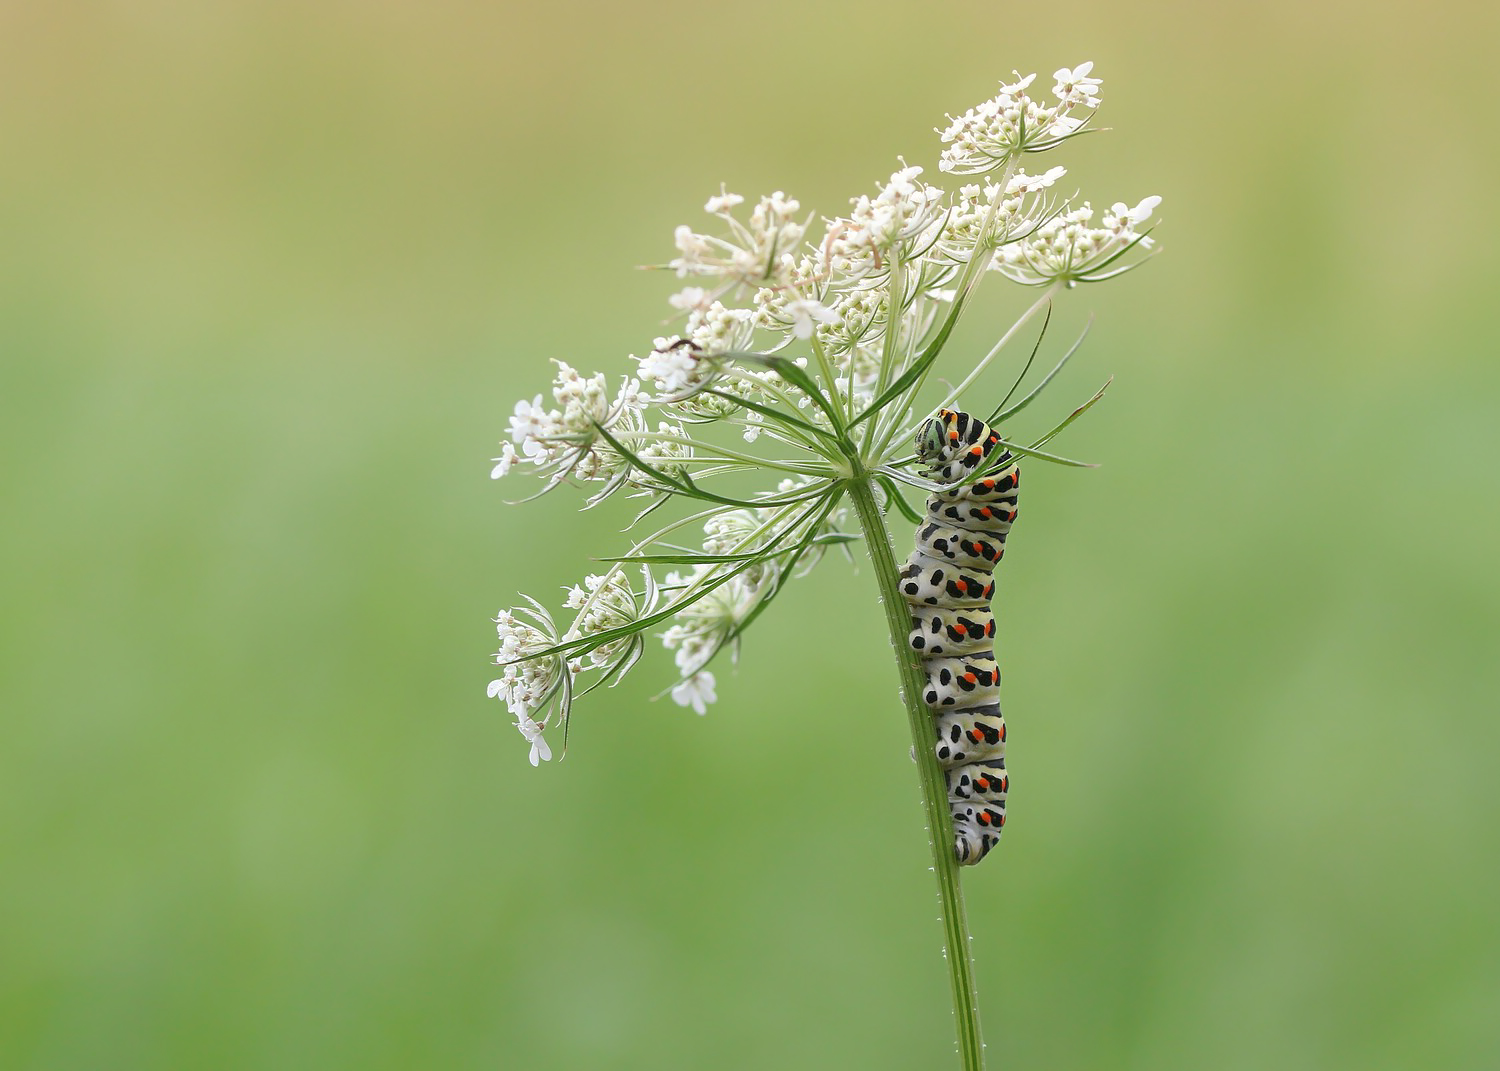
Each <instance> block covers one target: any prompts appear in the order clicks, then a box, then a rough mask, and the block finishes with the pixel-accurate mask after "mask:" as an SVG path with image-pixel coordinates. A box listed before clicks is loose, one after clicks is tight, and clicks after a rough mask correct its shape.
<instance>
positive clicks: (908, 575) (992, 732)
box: [900, 409, 1021, 865]
mask: <svg viewBox="0 0 1500 1071" xmlns="http://www.w3.org/2000/svg"><path fill="white" fill-rule="evenodd" d="M999 442H1000V436H999V434H998V433H997V432H996V431H995V430H994V429H993V428H991V427H990V426H989V425H988V424H986V423H985V422H984V421H982V420H979V419H977V418H976V417H973V416H970V415H969V414H968V413H960V412H956V411H954V410H951V409H941V410H939V411H938V414H937V415H936V416H934V417H933V418H932V419H930V420H928V421H927V422H926V423H925V424H923V425H922V428H921V430H920V431H919V432H918V433H917V458H918V461H919V462H920V464H921V471H922V473H923V475H925V476H927V477H928V478H930V479H932V480H933V481H935V482H937V483H941V484H943V485H945V486H947V489H946V490H942V491H937V492H934V493H933V494H932V495H931V496H930V497H929V498H928V499H927V518H926V519H925V520H924V521H923V522H922V523H921V524H920V525H918V527H917V535H916V549H915V550H914V551H913V552H912V555H911V557H910V558H908V559H907V561H906V564H905V565H904V566H903V567H902V568H901V573H900V579H901V592H902V596H903V597H904V598H905V599H906V602H907V605H908V606H909V608H910V611H911V619H912V627H911V632H910V633H909V635H908V642H909V643H910V645H911V648H912V650H914V651H916V652H917V653H918V654H919V655H920V656H921V658H922V668H923V671H924V673H925V675H926V682H925V684H924V686H923V689H922V698H923V701H924V702H926V704H927V705H928V706H929V707H930V708H931V709H932V712H933V729H934V735H935V736H936V738H937V739H936V743H935V749H936V753H937V758H938V762H939V764H940V765H941V766H942V767H943V771H944V775H945V777H946V778H947V782H948V808H949V811H950V813H951V814H952V816H953V851H954V855H955V857H956V858H957V859H958V861H959V862H960V863H962V864H965V865H971V864H974V863H977V862H979V861H980V860H981V859H983V858H984V857H985V855H987V854H988V853H989V851H990V849H991V848H993V847H994V846H995V845H996V844H997V843H999V840H1000V831H1001V829H1002V827H1004V825H1005V796H1006V793H1007V792H1008V791H1009V788H1010V777H1009V774H1008V773H1007V772H1006V769H1005V717H1004V715H1002V714H1001V713H1000V667H999V665H998V664H997V663H996V661H995V616H994V613H993V612H992V611H991V609H990V600H991V598H992V597H993V596H994V593H995V582H994V577H993V575H992V574H993V572H994V568H995V566H996V565H997V564H999V562H1000V559H1001V558H1002V557H1003V556H1004V554H1005V538H1006V536H1007V535H1009V533H1010V529H1011V526H1012V525H1013V524H1015V521H1016V515H1017V508H1016V497H1017V494H1018V490H1019V487H1020V482H1021V471H1020V467H1019V466H1018V465H1017V464H1016V462H1015V459H1014V458H1013V457H1011V454H1010V452H1009V451H1008V450H1003V449H1001V450H1000V452H999V453H998V454H996V450H997V448H998V447H999ZM949 485H954V486H949Z"/></svg>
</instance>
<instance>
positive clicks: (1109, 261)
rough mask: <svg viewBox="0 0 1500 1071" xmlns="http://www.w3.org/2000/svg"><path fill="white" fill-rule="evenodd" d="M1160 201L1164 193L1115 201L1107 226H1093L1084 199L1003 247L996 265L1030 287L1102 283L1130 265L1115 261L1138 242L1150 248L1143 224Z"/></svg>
mask: <svg viewBox="0 0 1500 1071" xmlns="http://www.w3.org/2000/svg"><path fill="white" fill-rule="evenodd" d="M1160 203H1161V198H1160V197H1146V198H1143V199H1142V200H1141V201H1140V203H1138V204H1137V205H1136V206H1135V207H1134V208H1131V207H1128V206H1126V205H1124V204H1121V203H1119V202H1116V203H1115V205H1114V206H1113V207H1112V208H1111V209H1110V210H1109V211H1108V212H1107V213H1105V216H1104V221H1103V223H1104V225H1103V226H1101V227H1095V226H1093V225H1092V223H1093V219H1094V210H1093V209H1092V208H1091V207H1089V203H1088V202H1087V201H1085V202H1084V203H1083V204H1081V205H1079V206H1078V207H1077V208H1074V209H1070V210H1068V211H1066V212H1061V213H1059V214H1058V215H1055V216H1053V217H1052V218H1051V219H1049V220H1047V221H1046V222H1044V223H1042V224H1041V225H1040V226H1039V227H1037V228H1036V230H1035V231H1034V232H1033V233H1032V234H1030V235H1029V236H1027V237H1026V238H1025V239H1023V240H1022V241H1018V242H1013V243H1011V244H1009V245H1005V246H1002V247H1001V248H1000V249H999V251H998V252H996V254H995V264H994V266H995V268H996V269H997V270H999V271H1000V272H1001V273H1003V274H1004V275H1006V276H1008V277H1009V278H1011V279H1014V280H1015V281H1016V282H1018V283H1026V284H1028V285H1031V286H1043V285H1046V284H1047V283H1053V282H1061V283H1063V284H1065V285H1067V286H1072V285H1073V284H1075V283H1092V282H1101V281H1102V280H1104V279H1107V278H1109V277H1110V276H1111V275H1115V274H1118V273H1119V272H1122V271H1128V270H1129V269H1130V267H1131V266H1132V265H1130V264H1125V265H1120V266H1118V267H1117V266H1116V265H1117V264H1118V261H1119V260H1120V258H1121V257H1122V256H1123V255H1124V254H1126V253H1128V252H1129V251H1130V250H1132V249H1134V248H1136V247H1137V246H1139V247H1140V248H1141V249H1150V248H1151V246H1152V241H1151V237H1150V236H1149V235H1148V234H1146V233H1144V232H1143V231H1141V230H1140V225H1141V224H1142V223H1145V222H1146V220H1148V219H1150V218H1151V213H1152V212H1154V211H1155V210H1156V206H1157V205H1158V204H1160Z"/></svg>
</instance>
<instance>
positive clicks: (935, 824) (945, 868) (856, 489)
mask: <svg viewBox="0 0 1500 1071" xmlns="http://www.w3.org/2000/svg"><path fill="white" fill-rule="evenodd" d="M847 486H848V489H849V497H850V499H851V500H852V501H853V502H854V509H855V512H856V513H858V514H859V523H860V527H861V529H863V531H864V537H865V549H866V550H867V551H868V552H869V554H870V564H871V565H872V566H873V567H874V571H875V581H876V583H877V584H878V585H879V587H880V603H881V607H882V608H883V609H884V610H885V622H886V627H887V628H888V629H889V630H890V634H891V647H892V648H893V649H894V650H895V654H896V663H897V666H898V667H899V669H900V674H901V697H902V700H903V701H904V702H905V704H906V719H907V722H908V725H909V727H910V729H911V739H912V744H913V745H914V751H915V754H916V758H917V769H918V771H919V772H920V774H921V781H922V808H923V810H924V811H925V813H926V818H927V830H928V834H929V838H928V839H929V840H930V842H931V847H932V870H933V873H934V874H936V875H937V883H938V902H939V905H940V913H941V917H940V920H939V921H941V922H942V925H943V943H944V953H943V958H944V959H945V960H946V961H947V964H948V980H949V982H950V984H951V986H952V990H953V1018H954V1020H955V1026H956V1027H957V1030H958V1051H959V1055H960V1057H961V1058H962V1060H963V1068H964V1071H983V1068H984V1041H983V1039H982V1037H981V1035H980V1031H979V999H978V995H977V994H976V993H975V991H974V964H973V961H972V960H971V959H970V956H969V924H968V920H967V919H966V918H965V916H964V894H963V887H962V886H961V885H960V884H959V877H958V860H957V859H956V858H955V857H954V854H953V819H952V816H951V815H950V814H949V813H948V785H947V781H946V780H945V779H944V777H943V771H942V768H941V767H939V766H938V761H937V754H936V753H935V751H934V747H933V745H934V744H935V742H936V737H935V736H934V733H933V727H932V712H931V711H930V710H929V709H928V708H927V705H926V704H925V703H923V702H922V689H923V686H924V683H925V677H924V676H923V673H922V665H921V662H920V661H919V660H918V658H917V656H916V652H914V651H913V650H912V649H911V647H910V646H909V645H908V644H907V637H908V635H909V634H910V632H911V613H910V611H909V610H908V609H907V604H906V600H905V599H903V598H902V597H901V588H900V578H899V577H898V576H897V563H896V557H895V554H894V553H893V551H892V549H891V537H890V533H889V532H887V531H886V527H885V518H884V517H882V516H881V514H880V506H879V505H878V504H877V503H876V501H875V485H874V482H873V481H872V480H871V478H870V476H869V474H868V473H867V472H865V471H864V470H863V469H862V468H859V467H856V470H855V472H854V473H853V475H852V477H851V479H850V480H849V481H848V484H847Z"/></svg>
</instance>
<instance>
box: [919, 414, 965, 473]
mask: <svg viewBox="0 0 1500 1071" xmlns="http://www.w3.org/2000/svg"><path fill="white" fill-rule="evenodd" d="M956 415H957V414H955V413H954V412H953V411H952V410H951V409H939V410H938V411H937V415H936V416H932V417H928V418H927V419H926V420H924V421H923V422H922V426H921V427H920V428H918V429H917V441H916V447H917V461H918V462H919V463H920V464H921V466H922V468H924V469H926V470H928V471H929V472H931V471H934V470H936V469H939V468H941V467H942V465H943V463H944V462H945V461H946V460H947V459H946V457H945V456H944V455H945V454H946V453H947V452H948V448H949V447H948V439H949V435H948V429H949V425H950V424H952V423H953V419H954V417H955V416H956Z"/></svg>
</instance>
